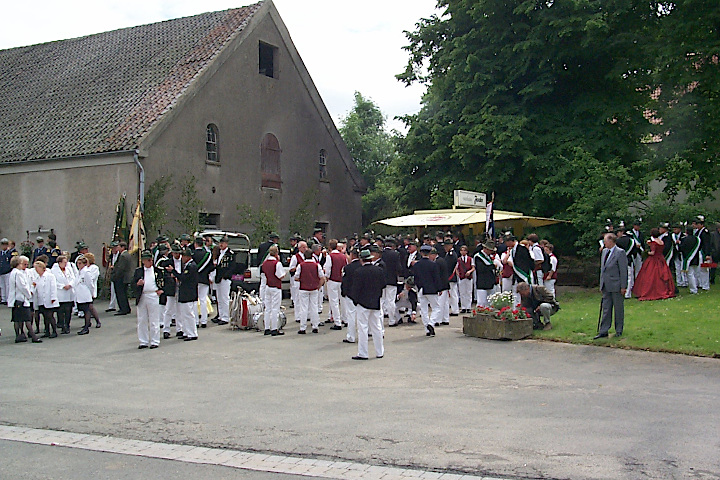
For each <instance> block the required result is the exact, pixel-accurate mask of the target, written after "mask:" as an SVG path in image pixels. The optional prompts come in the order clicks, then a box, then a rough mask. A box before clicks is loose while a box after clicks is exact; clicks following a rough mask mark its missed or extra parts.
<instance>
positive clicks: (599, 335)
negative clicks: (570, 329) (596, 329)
mask: <svg viewBox="0 0 720 480" xmlns="http://www.w3.org/2000/svg"><path fill="white" fill-rule="evenodd" d="M607 336H608V334H607V333H598V334H597V335H595V336H594V337H593V340H597V339H598V338H607Z"/></svg>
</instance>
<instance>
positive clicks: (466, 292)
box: [458, 278, 473, 310]
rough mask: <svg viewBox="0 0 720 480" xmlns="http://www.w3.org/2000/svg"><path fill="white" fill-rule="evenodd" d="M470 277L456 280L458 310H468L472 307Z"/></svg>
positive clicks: (471, 282) (471, 283)
mask: <svg viewBox="0 0 720 480" xmlns="http://www.w3.org/2000/svg"><path fill="white" fill-rule="evenodd" d="M472 288H473V281H472V278H465V279H463V280H459V281H458V293H459V296H460V310H469V309H471V308H472V294H473V292H472Z"/></svg>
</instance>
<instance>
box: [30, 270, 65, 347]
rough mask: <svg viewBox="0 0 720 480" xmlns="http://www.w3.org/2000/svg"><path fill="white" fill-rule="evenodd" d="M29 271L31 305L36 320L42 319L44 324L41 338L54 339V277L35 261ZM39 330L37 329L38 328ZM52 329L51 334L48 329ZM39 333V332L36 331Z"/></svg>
mask: <svg viewBox="0 0 720 480" xmlns="http://www.w3.org/2000/svg"><path fill="white" fill-rule="evenodd" d="M33 267H34V268H33V269H32V270H30V273H31V274H32V275H31V277H32V278H31V285H32V304H33V307H34V309H35V315H36V318H37V319H38V321H39V319H40V316H42V317H43V321H44V323H45V334H44V335H43V338H45V337H49V338H55V337H57V336H58V334H57V321H56V320H55V312H57V309H58V305H59V303H58V297H57V281H56V280H55V275H53V274H52V273H50V271H49V270H48V269H47V267H46V266H45V263H43V262H41V261H36V262H35V263H34V265H33ZM38 328H39V327H38ZM51 328H52V332H51V331H50V329H51ZM38 331H39V330H38Z"/></svg>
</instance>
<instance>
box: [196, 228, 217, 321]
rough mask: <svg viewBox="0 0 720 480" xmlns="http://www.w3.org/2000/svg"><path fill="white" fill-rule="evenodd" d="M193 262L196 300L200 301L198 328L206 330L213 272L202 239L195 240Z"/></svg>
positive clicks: (210, 260) (213, 266) (212, 266)
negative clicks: (195, 279) (195, 266)
mask: <svg viewBox="0 0 720 480" xmlns="http://www.w3.org/2000/svg"><path fill="white" fill-rule="evenodd" d="M193 262H195V265H197V268H198V300H199V301H200V318H199V320H200V328H207V319H208V310H207V300H208V295H210V272H212V271H213V270H215V265H214V264H213V261H212V253H210V252H208V251H207V250H206V249H205V247H204V246H203V239H202V237H197V238H195V250H194V251H193Z"/></svg>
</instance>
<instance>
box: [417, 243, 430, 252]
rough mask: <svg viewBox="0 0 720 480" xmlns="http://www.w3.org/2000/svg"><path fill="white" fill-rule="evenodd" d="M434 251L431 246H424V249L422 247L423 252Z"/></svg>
mask: <svg viewBox="0 0 720 480" xmlns="http://www.w3.org/2000/svg"><path fill="white" fill-rule="evenodd" d="M432 250H433V248H432V247H431V246H430V245H423V246H422V247H420V251H421V252H431V251H432Z"/></svg>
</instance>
